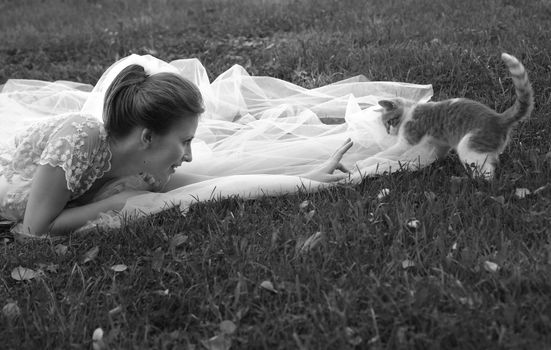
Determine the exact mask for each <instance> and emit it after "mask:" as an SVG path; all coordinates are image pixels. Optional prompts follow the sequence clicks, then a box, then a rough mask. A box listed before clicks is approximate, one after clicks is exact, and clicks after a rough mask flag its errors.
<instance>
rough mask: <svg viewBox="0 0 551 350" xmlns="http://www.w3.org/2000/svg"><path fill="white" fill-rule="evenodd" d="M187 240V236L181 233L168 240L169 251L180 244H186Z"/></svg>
mask: <svg viewBox="0 0 551 350" xmlns="http://www.w3.org/2000/svg"><path fill="white" fill-rule="evenodd" d="M187 240H188V236H186V235H184V234H183V233H178V234H176V235H174V237H172V238H171V239H170V243H169V245H170V248H171V249H173V248H177V247H179V246H181V245H182V244H184V243H186V242H187Z"/></svg>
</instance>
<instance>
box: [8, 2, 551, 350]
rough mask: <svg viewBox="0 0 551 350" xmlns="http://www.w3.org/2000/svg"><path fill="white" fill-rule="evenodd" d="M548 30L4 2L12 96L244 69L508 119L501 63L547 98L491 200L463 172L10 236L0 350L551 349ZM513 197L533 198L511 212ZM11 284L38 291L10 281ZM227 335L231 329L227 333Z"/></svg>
mask: <svg viewBox="0 0 551 350" xmlns="http://www.w3.org/2000/svg"><path fill="white" fill-rule="evenodd" d="M549 15H551V4H550V3H549V1H544V0H540V1H536V0H534V1H531V2H523V1H515V0H485V1H474V0H465V1H462V2H456V1H452V0H443V1H440V2H435V1H428V0H418V1H398V0H391V1H388V0H387V1H382V0H372V1H359V0H347V1H331V0H325V1H314V0H278V1H276V0H271V1H269V0H264V1H253V0H242V1H234V2H229V1H223V0H210V1H185V2H184V1H168V0H165V1H162V0H158V1H152V0H150V1H146V0H139V1H138V0H137V1H129V0H126V1H125V0H119V1H101V0H96V1H87V2H78V3H77V2H74V3H73V2H64V1H61V0H50V1H47V2H42V1H38V0H25V1H17V2H15V1H6V0H4V1H0V41H1V42H2V43H3V44H2V47H1V48H0V62H2V63H3V64H2V65H1V66H0V84H1V83H4V82H5V81H6V80H7V79H8V78H28V79H44V80H76V81H81V82H85V83H90V84H94V83H95V82H96V81H97V79H98V78H99V77H100V75H101V73H102V71H103V70H104V69H105V68H106V67H108V66H109V65H110V64H111V63H112V62H113V61H114V60H116V59H117V58H119V57H122V56H125V55H127V54H129V53H154V54H155V55H156V56H158V57H159V58H161V59H165V60H172V59H176V58H182V57H198V58H199V59H200V60H201V61H202V62H203V63H204V65H205V66H206V67H207V69H208V71H209V75H210V77H211V78H215V77H216V76H217V75H218V74H220V73H222V72H223V71H225V70H226V69H227V68H229V67H231V65H233V64H235V63H237V64H241V65H243V66H245V67H246V68H247V70H248V71H249V72H251V73H252V74H256V75H269V76H274V77H278V78H281V79H285V80H288V81H291V82H293V83H296V84H299V85H301V86H305V87H316V86H321V85H325V84H328V83H331V82H334V81H337V80H340V79H342V78H345V77H349V76H353V75H357V74H364V75H366V76H367V77H368V78H369V79H371V80H392V81H405V82H413V83H431V84H433V86H434V90H435V97H434V99H435V100H440V99H444V98H448V97H460V96H465V97H470V98H474V99H476V100H479V101H481V102H484V103H487V104H488V105H490V106H492V107H493V108H496V109H498V110H503V109H505V108H506V107H507V106H509V105H510V103H511V101H512V96H513V94H514V93H513V89H512V85H511V81H510V79H509V78H507V73H506V71H505V68H504V67H503V64H502V63H501V62H500V60H499V54H500V53H501V52H503V51H505V52H509V53H512V54H514V55H516V56H517V57H519V58H520V59H521V60H522V61H523V62H524V64H525V66H526V68H527V69H528V71H529V73H530V78H531V80H532V82H533V86H534V90H535V92H536V108H535V111H534V114H533V117H532V118H531V119H530V120H529V121H527V122H526V123H524V124H522V125H521V126H519V127H518V128H517V130H516V131H515V133H514V137H513V141H512V143H511V145H510V146H509V147H508V149H507V150H506V152H505V153H504V154H503V155H502V157H501V166H500V168H499V171H498V174H497V177H496V179H495V180H493V181H492V182H489V183H488V182H482V181H477V180H468V179H465V178H464V175H465V174H464V171H463V170H462V168H461V166H460V165H459V163H458V161H457V159H455V158H454V157H453V156H452V157H450V158H449V159H446V160H442V161H438V162H437V163H435V164H433V165H432V166H430V167H428V168H426V169H424V170H422V171H419V172H414V173H409V172H399V173H396V174H392V175H389V176H380V177H376V178H371V179H367V180H365V181H364V182H363V183H362V184H361V185H358V186H343V187H339V188H334V189H331V190H327V191H323V192H320V193H315V194H305V193H299V194H297V195H293V196H283V197H279V198H261V199H259V200H255V201H242V200H240V199H239V198H230V199H226V200H218V201H212V202H208V203H201V204H197V205H195V206H194V207H192V209H191V211H190V212H189V214H188V215H187V216H185V217H183V216H180V215H179V214H178V213H176V212H173V211H168V212H165V213H163V214H161V215H157V216H155V217H152V218H149V219H147V220H142V221H140V222H134V223H128V224H127V225H125V226H124V227H123V228H121V229H120V230H114V231H109V232H93V233H90V234H89V235H87V236H76V235H73V236H70V237H67V238H61V239H57V240H52V241H46V242H29V243H26V244H20V243H16V242H12V240H11V239H10V238H9V237H8V238H6V239H4V241H3V244H2V245H1V246H0V249H1V250H2V254H0V271H1V273H0V282H1V283H0V304H1V305H0V306H2V307H4V306H5V305H8V304H9V305H13V304H16V305H17V307H18V309H19V316H18V317H7V316H5V315H4V316H0V339H1V341H2V346H3V348H5V349H25V348H28V349H32V348H63V349H68V348H75V349H80V348H90V346H91V344H92V334H93V332H94V330H95V329H96V328H98V327H101V328H102V329H103V330H104V331H105V335H104V340H105V341H106V342H107V344H108V346H109V347H110V348H162V349H194V348H195V349H200V348H207V345H208V344H207V342H206V341H207V340H208V339H210V338H211V337H213V336H215V335H219V337H218V340H220V339H222V338H225V339H226V340H229V341H231V348H232V349H239V348H267V349H275V348H281V349H289V348H298V349H346V348H350V349H351V348H362V349H409V348H415V349H551V298H550V296H551V279H550V278H549V276H551V229H550V228H551V187H549V179H550V178H551V157H550V154H549V151H550V144H549V140H550V139H551V138H550V121H549V119H548V116H549V114H550V113H551V110H550V106H551V103H550V102H551V101H550V99H551V93H550V92H551V85H549V81H551V69H550V67H551V58H550V54H549V53H550V52H551V46H550V45H551V44H550V43H551V40H550V39H551V38H550V37H551V34H550V32H549V31H548V29H547V28H548V18H549ZM88 18H91V19H88ZM384 188H386V189H389V195H388V196H386V197H385V198H383V199H379V198H378V197H377V195H378V193H379V192H380V191H381V189H384ZM518 188H527V189H529V190H531V191H532V192H536V193H532V194H530V195H528V196H526V197H525V198H518V196H516V195H515V191H516V190H517V189H518ZM305 201H308V202H305ZM301 203H304V204H303V205H302V206H301ZM414 219H415V220H418V221H419V223H420V225H419V226H418V227H417V228H412V227H410V226H411V225H408V223H410V222H411V220H414ZM317 232H321V234H320V237H321V240H320V241H319V242H320V243H319V244H317V245H316V246H315V247H314V248H312V249H310V250H308V249H302V248H301V247H303V246H304V244H305V241H306V240H307V239H308V237H310V236H312V235H315V234H316V233H317ZM60 247H61V248H63V247H66V248H67V252H66V253H63V252H62V251H60ZM94 247H98V249H99V250H98V255H97V256H96V257H95V258H93V259H91V260H90V261H87V262H84V260H83V257H85V256H86V253H87V252H89V251H90V249H92V248H94ZM488 262H492V263H495V264H497V266H498V269H497V271H495V272H492V269H491V267H492V266H491V265H488ZM117 264H125V265H126V266H127V269H126V270H125V271H121V272H115V271H113V270H112V269H111V267H112V266H114V265H117ZM20 265H21V266H24V267H28V268H32V269H34V270H36V271H38V270H40V271H41V272H42V275H41V276H40V277H37V278H34V279H32V280H29V281H17V280H14V279H13V278H11V277H10V274H11V272H12V270H13V269H14V268H15V267H17V266H20ZM265 281H270V282H271V284H272V286H273V288H274V290H275V292H274V291H273V290H272V291H271V290H269V288H264V287H261V285H264V286H266V284H262V283H263V282H265ZM5 313H6V312H3V314H5ZM228 320H229V321H232V322H233V324H234V325H236V326H237V328H236V330H235V331H234V332H232V331H228V330H227V328H225V327H224V326H222V328H223V329H225V332H226V333H223V332H222V331H221V329H220V327H221V324H223V325H224V324H226V325H227V323H222V321H228ZM220 334H226V335H224V336H220ZM218 348H223V347H218Z"/></svg>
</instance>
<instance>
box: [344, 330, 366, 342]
mask: <svg viewBox="0 0 551 350" xmlns="http://www.w3.org/2000/svg"><path fill="white" fill-rule="evenodd" d="M344 332H345V334H346V339H347V341H348V343H349V344H350V345H352V346H358V345H360V344H361V342H362V341H363V339H362V337H360V336H359V335H358V331H357V330H355V329H354V328H351V327H346V328H345V329H344Z"/></svg>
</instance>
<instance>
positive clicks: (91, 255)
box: [81, 246, 99, 264]
mask: <svg viewBox="0 0 551 350" xmlns="http://www.w3.org/2000/svg"><path fill="white" fill-rule="evenodd" d="M98 253H99V247H98V246H95V247H93V248H92V249H90V250H89V251H87V252H86V253H84V255H82V259H81V260H82V263H83V264H86V263H87V262H90V261H92V260H94V259H95V258H96V257H97V256H98Z"/></svg>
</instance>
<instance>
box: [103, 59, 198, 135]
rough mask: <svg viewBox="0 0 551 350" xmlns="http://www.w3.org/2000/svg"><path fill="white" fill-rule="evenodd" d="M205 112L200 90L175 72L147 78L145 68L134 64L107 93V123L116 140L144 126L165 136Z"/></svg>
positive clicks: (109, 131)
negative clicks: (176, 124) (181, 123)
mask: <svg viewBox="0 0 551 350" xmlns="http://www.w3.org/2000/svg"><path fill="white" fill-rule="evenodd" d="M204 111H205V109H204V107H203V98H202V96H201V92H200V91H199V89H198V88H197V87H196V86H195V85H194V84H193V83H192V82H190V81H188V80H187V79H185V78H183V77H181V76H179V75H177V74H174V73H157V74H154V75H150V76H148V75H146V73H145V71H144V68H143V67H142V66H139V65H135V64H134V65H130V66H128V67H126V68H124V69H123V70H122V71H121V72H120V73H119V74H118V75H117V76H116V77H115V79H114V80H113V82H112V83H111V85H110V86H109V88H108V89H107V92H106V94H105V103H104V105H103V122H104V124H105V130H106V131H107V134H108V135H109V136H111V137H113V138H120V137H124V136H126V135H128V134H129V133H130V131H131V130H132V128H133V127H136V126H143V127H146V128H148V129H150V130H152V131H153V132H154V133H156V134H159V135H165V134H166V133H168V131H169V130H170V129H171V128H172V126H173V125H174V122H176V121H177V120H180V119H181V118H186V117H187V118H189V117H193V116H197V115H199V114H201V113H203V112H204Z"/></svg>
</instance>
